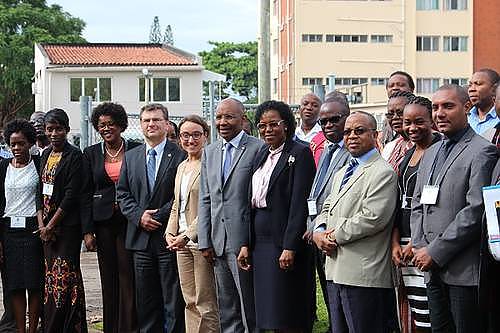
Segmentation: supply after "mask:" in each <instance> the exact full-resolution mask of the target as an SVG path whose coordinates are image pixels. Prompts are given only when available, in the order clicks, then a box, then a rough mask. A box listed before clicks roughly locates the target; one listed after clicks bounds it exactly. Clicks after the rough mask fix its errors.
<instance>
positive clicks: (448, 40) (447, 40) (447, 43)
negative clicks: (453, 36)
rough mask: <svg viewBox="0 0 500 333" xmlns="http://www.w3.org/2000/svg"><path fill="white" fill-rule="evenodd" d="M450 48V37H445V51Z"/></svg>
mask: <svg viewBox="0 0 500 333" xmlns="http://www.w3.org/2000/svg"><path fill="white" fill-rule="evenodd" d="M449 50H450V37H443V51H445V52H448V51H449Z"/></svg>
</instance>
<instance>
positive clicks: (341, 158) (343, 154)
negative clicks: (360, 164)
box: [318, 147, 349, 195]
mask: <svg viewBox="0 0 500 333" xmlns="http://www.w3.org/2000/svg"><path fill="white" fill-rule="evenodd" d="M337 149H339V152H338V153H337V156H335V159H334V160H333V161H332V163H330V167H329V168H328V170H327V171H326V175H325V179H324V181H323V184H321V185H320V186H321V188H320V190H319V192H318V193H319V195H321V193H322V192H323V190H324V189H325V186H326V184H328V181H329V179H330V177H332V176H333V171H334V170H338V169H340V168H339V164H340V162H341V161H345V160H346V158H347V157H348V156H346V155H349V153H348V151H347V149H345V148H344V147H339V148H337ZM344 164H345V163H344Z"/></svg>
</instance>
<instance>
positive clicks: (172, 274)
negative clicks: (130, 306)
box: [134, 230, 185, 333]
mask: <svg viewBox="0 0 500 333" xmlns="http://www.w3.org/2000/svg"><path fill="white" fill-rule="evenodd" d="M134 267H135V281H136V283H135V285H136V288H135V291H136V302H137V317H138V322H139V328H140V332H141V333H161V332H164V333H180V332H184V329H185V327H184V301H183V299H182V293H181V286H180V283H179V273H178V271H177V260H176V254H175V252H172V251H169V250H167V248H166V242H165V240H164V239H163V237H162V233H161V231H159V230H157V231H155V232H153V233H152V234H151V238H150V240H149V244H148V247H147V249H146V250H144V251H134Z"/></svg>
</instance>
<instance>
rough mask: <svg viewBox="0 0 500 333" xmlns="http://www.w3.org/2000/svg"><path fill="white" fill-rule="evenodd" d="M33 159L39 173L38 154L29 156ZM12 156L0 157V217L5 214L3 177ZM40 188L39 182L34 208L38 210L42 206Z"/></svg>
mask: <svg viewBox="0 0 500 333" xmlns="http://www.w3.org/2000/svg"><path fill="white" fill-rule="evenodd" d="M31 158H32V159H33V163H34V164H35V168H36V171H37V172H38V174H39V175H40V157H39V156H31ZM11 161H12V158H5V159H4V158H2V159H0V217H2V216H4V214H5V177H6V175H7V168H8V167H9V164H10V162H11ZM42 200H43V199H42V190H41V186H40V183H39V184H38V191H37V193H36V200H35V202H36V210H37V211H38V210H40V209H42V208H43V203H42Z"/></svg>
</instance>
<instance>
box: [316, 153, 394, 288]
mask: <svg viewBox="0 0 500 333" xmlns="http://www.w3.org/2000/svg"><path fill="white" fill-rule="evenodd" d="M346 169H347V165H346V166H344V167H343V168H342V169H340V170H339V171H338V172H337V173H336V174H335V176H334V180H333V186H332V191H331V193H330V195H329V196H328V198H327V199H326V201H325V203H324V205H323V209H322V211H321V214H320V215H319V216H318V217H317V218H316V220H315V222H316V226H320V225H322V224H326V225H327V229H330V228H333V229H335V231H334V235H335V239H336V241H337V243H338V248H337V250H335V251H334V252H333V254H332V256H331V257H328V256H327V257H326V263H325V272H326V279H327V280H331V281H333V282H335V283H339V284H346V285H351V286H359V287H376V288H391V287H392V285H393V284H392V276H391V246H390V242H391V231H392V223H393V212H394V209H395V206H396V199H397V193H398V190H397V176H396V173H395V172H394V170H393V169H392V167H391V166H390V165H389V164H388V163H387V162H386V161H385V160H384V159H383V158H382V157H381V156H380V154H379V153H378V152H375V153H374V154H373V155H372V156H371V157H370V159H369V160H368V162H367V163H366V164H360V165H359V166H358V167H357V169H356V170H355V172H354V174H353V175H352V176H351V178H350V179H349V181H348V182H347V183H346V184H345V185H344V187H343V188H342V190H340V191H339V189H340V184H341V183H342V179H343V177H344V174H345V171H346Z"/></svg>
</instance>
